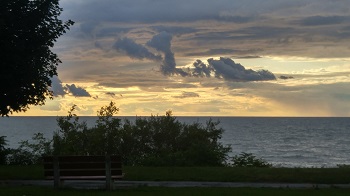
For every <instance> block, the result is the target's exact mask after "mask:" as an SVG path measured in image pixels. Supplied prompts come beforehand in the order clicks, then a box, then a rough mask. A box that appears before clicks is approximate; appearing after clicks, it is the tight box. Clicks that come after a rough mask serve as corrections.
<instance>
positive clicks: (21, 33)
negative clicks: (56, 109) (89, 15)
mask: <svg viewBox="0 0 350 196" xmlns="http://www.w3.org/2000/svg"><path fill="white" fill-rule="evenodd" d="M58 4H59V3H58V0H1V1H0V46H1V47H0V58H1V63H0V65H1V71H0V100H1V102H0V115H1V116H5V115H9V114H11V113H13V112H21V111H26V110H27V109H28V108H29V105H43V104H44V102H45V99H46V97H49V98H52V92H51V91H50V90H49V87H50V86H51V80H50V78H51V77H52V76H54V75H57V65H58V64H59V63H60V62H61V61H60V60H59V58H58V57H57V55H56V54H54V53H53V52H52V51H51V48H52V47H53V46H54V42H56V40H57V38H58V37H59V36H61V35H62V34H64V33H65V32H66V30H67V29H69V26H71V25H73V22H72V21H71V20H68V21H66V22H63V21H62V20H60V19H59V18H58V16H59V15H60V14H61V11H62V8H60V7H59V5H58Z"/></svg>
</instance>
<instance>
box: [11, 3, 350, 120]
mask: <svg viewBox="0 0 350 196" xmlns="http://www.w3.org/2000/svg"><path fill="white" fill-rule="evenodd" d="M60 5H61V7H62V8H63V9H64V11H63V12H62V15H61V19H62V20H68V19H71V20H73V21H75V25H74V26H73V27H72V28H71V30H70V31H68V32H67V33H66V34H65V35H63V36H62V37H60V39H59V40H58V42H57V43H56V45H55V46H54V48H53V51H54V52H55V53H57V54H58V55H59V58H60V59H61V60H62V62H63V63H62V64H60V65H59V67H58V77H55V78H53V79H52V81H53V86H52V90H53V91H54V93H55V98H54V99H53V100H48V101H47V102H46V105H45V106H41V107H39V106H37V107H33V106H32V107H31V108H30V110H28V111H27V112H26V113H18V114H15V115H16V116H18V115H25V116H36V115H40V116H46V115H52V116H57V115H66V114H67V111H68V109H69V108H70V107H71V106H72V105H73V104H76V105H77V106H78V111H77V113H78V114H79V115H86V116H89V115H96V111H97V110H98V109H99V108H100V107H101V106H104V105H107V104H108V103H109V102H110V101H114V102H116V104H117V106H118V107H119V108H120V112H119V114H118V115H121V116H135V115H139V116H144V115H145V116H149V115H151V114H154V115H156V114H160V115H163V114H165V111H167V110H172V111H173V114H174V115H175V116H350V77H349V76H350V10H349V9H350V1H344V0H293V1H291V0H278V1H276V0H244V1H238V0H215V1H213V0H74V1H72V0H61V1H60Z"/></svg>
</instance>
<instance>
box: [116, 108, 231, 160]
mask: <svg viewBox="0 0 350 196" xmlns="http://www.w3.org/2000/svg"><path fill="white" fill-rule="evenodd" d="M218 124H219V122H213V121H212V120H209V121H208V122H207V123H206V125H205V126H203V125H201V124H199V123H193V124H185V123H181V122H179V121H178V120H177V119H176V118H175V117H173V116H172V114H171V112H170V111H168V112H167V113H166V115H165V116H151V117H150V118H137V119H136V121H135V124H133V123H131V122H130V121H126V122H125V124H124V133H123V142H122V145H121V147H122V150H121V152H122V153H123V158H124V160H125V161H126V162H125V163H126V164H128V165H143V166H222V165H224V164H226V160H227V157H228V155H227V154H228V152H230V151H231V147H230V146H223V145H222V144H221V143H220V142H219V139H220V138H221V134H222V133H223V131H224V130H223V129H221V128H217V125H218Z"/></svg>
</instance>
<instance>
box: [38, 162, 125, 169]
mask: <svg viewBox="0 0 350 196" xmlns="http://www.w3.org/2000/svg"><path fill="white" fill-rule="evenodd" d="M105 166H106V163H105V162H101V163H61V162H60V163H59V167H60V169H61V170H62V169H99V168H105ZM121 167H122V164H121V163H117V162H114V163H113V162H112V163H111V168H112V169H113V168H121ZM44 169H45V170H50V169H51V170H52V169H53V164H52V163H44Z"/></svg>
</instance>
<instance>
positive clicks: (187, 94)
mask: <svg viewBox="0 0 350 196" xmlns="http://www.w3.org/2000/svg"><path fill="white" fill-rule="evenodd" d="M173 97H174V98H193V97H199V94H198V93H195V92H182V94H181V95H179V96H173Z"/></svg>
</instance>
